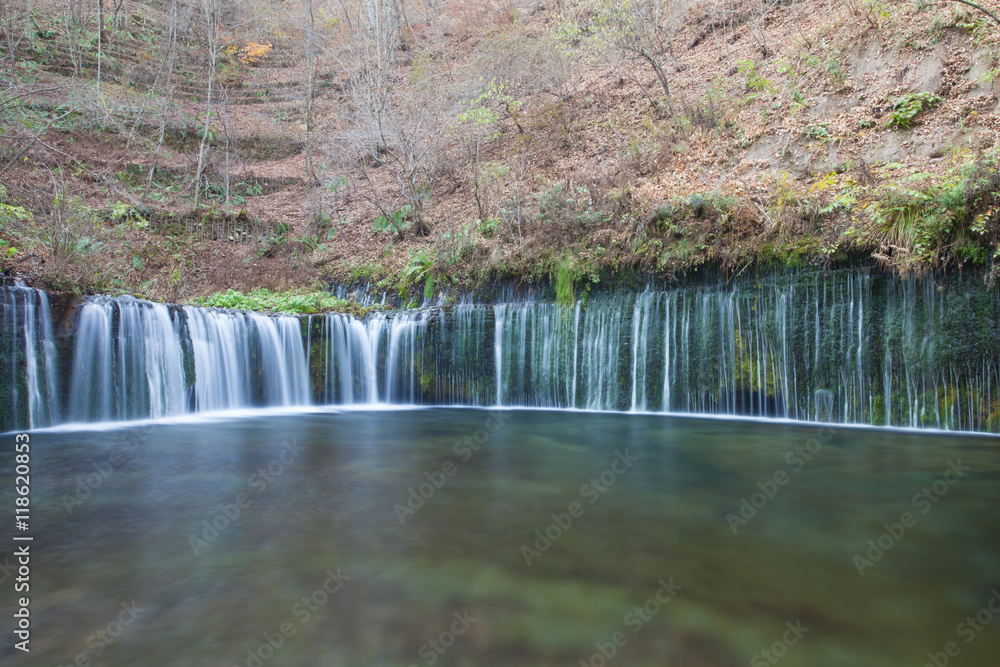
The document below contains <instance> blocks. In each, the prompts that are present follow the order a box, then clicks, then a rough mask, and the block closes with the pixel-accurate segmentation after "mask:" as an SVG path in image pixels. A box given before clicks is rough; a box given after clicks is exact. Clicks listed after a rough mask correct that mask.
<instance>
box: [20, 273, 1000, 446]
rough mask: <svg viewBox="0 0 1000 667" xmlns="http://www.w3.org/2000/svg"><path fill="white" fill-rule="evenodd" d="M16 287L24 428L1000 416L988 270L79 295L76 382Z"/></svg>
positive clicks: (989, 420)
mask: <svg viewBox="0 0 1000 667" xmlns="http://www.w3.org/2000/svg"><path fill="white" fill-rule="evenodd" d="M3 295H4V301H3V305H4V310H3V317H4V329H3V330H4V336H5V338H4V339H3V340H4V343H3V357H2V359H0V361H2V362H3V364H4V365H3V366H0V369H2V370H3V371H4V372H6V373H7V374H8V376H11V377H14V378H15V380H16V381H15V382H14V383H12V385H11V388H9V389H8V390H7V392H8V394H7V396H6V397H5V403H6V405H9V406H12V407H11V413H10V414H11V415H14V417H7V418H5V422H4V426H5V427H9V428H13V427H14V425H15V424H16V425H18V426H24V425H31V426H41V425H45V424H48V423H58V422H59V421H60V419H63V418H64V419H66V420H70V421H94V420H106V419H112V420H116V419H131V418H143V417H162V416H169V415H175V414H181V413H186V412H201V411H210V410H221V409H231V408H242V407H249V406H263V405H275V406H294V405H306V404H309V403H317V404H352V403H353V404H359V403H374V402H386V403H398V404H448V405H484V406H485V405H500V406H546V407H556V408H559V407H574V408H588V409H602V410H632V411H650V412H672V413H676V412H679V413H710V414H734V415H737V414H738V415H757V416H771V417H781V418H787V419H798V420H817V421H833V422H850V423H866V424H889V425H897V426H910V427H936V428H944V429H961V430H980V431H994V432H995V431H998V430H1000V416H998V414H997V413H1000V407H998V406H996V405H994V402H995V400H996V398H995V396H994V394H995V390H994V387H996V386H1000V326H998V325H997V324H996V323H997V322H1000V299H998V298H997V291H996V289H995V288H986V287H984V286H983V285H982V283H981V282H978V281H976V280H974V279H972V278H961V277H959V278H955V279H952V280H949V281H948V282H947V283H946V284H945V285H944V286H941V287H939V286H938V285H937V284H935V282H934V281H933V280H930V279H927V280H924V281H917V280H916V279H912V278H911V279H907V280H898V279H894V278H890V277H887V276H884V275H880V274H871V273H869V272H868V271H865V270H854V269H852V270H841V271H832V272H799V273H795V272H787V273H779V274H776V275H771V276H765V277H758V278H744V279H742V280H734V281H733V282H732V284H728V285H726V284H707V283H706V284H701V285H695V286H690V287H683V288H674V289H669V290H668V289H659V290H658V289H653V288H647V289H646V290H644V291H642V292H641V293H638V294H636V293H604V294H592V295H590V296H589V298H588V299H587V300H586V302H585V301H584V300H582V299H581V300H578V301H576V302H575V303H574V304H573V305H571V306H560V305H556V304H553V303H538V302H533V301H519V302H509V303H500V304H496V305H472V304H464V305H459V306H452V307H435V308H425V309H420V310H411V311H397V312H391V313H376V314H373V315H371V316H369V317H368V318H367V319H365V320H364V321H359V320H357V319H355V318H352V317H350V316H347V315H339V314H328V315H314V316H310V317H308V318H307V319H305V320H299V319H297V318H293V317H287V316H285V317H267V316H263V315H258V314H247V313H241V312H236V311H221V310H214V309H203V308H195V307H190V306H184V307H179V306H164V305H158V304H152V303H148V302H144V301H137V300H135V299H130V298H120V299H109V298H95V299H91V300H88V301H87V302H85V304H84V305H83V306H82V307H81V308H80V311H79V313H78V316H77V321H76V333H75V337H74V346H73V348H74V352H73V354H72V355H71V356H72V365H71V373H70V374H69V375H68V377H67V378H65V379H64V381H65V382H66V385H63V384H61V383H60V382H59V378H57V377H56V364H55V358H56V354H55V347H54V345H53V344H52V332H51V330H52V325H51V318H50V316H49V313H48V303H47V301H45V296H44V294H42V293H40V292H36V291H34V290H27V289H26V288H23V287H18V288H13V289H7V290H5V291H4V293H3ZM303 327H304V331H303ZM25 350H32V351H33V352H32V353H31V354H25ZM60 386H68V388H69V391H68V398H67V400H66V401H65V405H64V407H63V409H62V414H61V415H60V414H59V413H60V411H59V401H58V400H56V396H57V394H58V391H57V387H60Z"/></svg>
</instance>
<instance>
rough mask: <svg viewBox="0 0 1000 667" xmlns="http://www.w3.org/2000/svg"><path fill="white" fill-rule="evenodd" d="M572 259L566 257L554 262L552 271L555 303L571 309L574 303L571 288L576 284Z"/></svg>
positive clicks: (574, 299)
mask: <svg viewBox="0 0 1000 667" xmlns="http://www.w3.org/2000/svg"><path fill="white" fill-rule="evenodd" d="M575 268H576V267H575V264H574V262H573V259H572V258H571V257H570V256H569V255H566V256H565V257H563V258H562V259H560V260H559V261H557V262H556V265H555V267H554V269H553V271H552V278H553V281H554V282H555V291H556V303H557V304H559V305H560V306H563V307H564V308H572V307H573V305H574V304H575V303H576V298H575V295H574V290H573V286H574V283H575V282H576V271H575Z"/></svg>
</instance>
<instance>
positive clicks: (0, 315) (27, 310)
mask: <svg viewBox="0 0 1000 667" xmlns="http://www.w3.org/2000/svg"><path fill="white" fill-rule="evenodd" d="M56 357H57V355H56V345H55V337H54V336H53V332H52V315H51V310H50V308H49V300H48V297H47V296H46V294H45V292H42V291H40V290H36V289H30V288H28V287H25V286H24V285H23V284H22V283H20V282H15V283H14V284H13V285H12V286H9V287H3V288H0V373H2V374H3V377H4V381H3V383H0V430H7V429H20V428H39V427H42V426H49V425H50V424H55V423H58V422H59V421H60V416H59V409H58V401H57V399H56V391H57V386H58V385H57V371H56V364H57V359H56ZM3 410H6V411H7V412H3Z"/></svg>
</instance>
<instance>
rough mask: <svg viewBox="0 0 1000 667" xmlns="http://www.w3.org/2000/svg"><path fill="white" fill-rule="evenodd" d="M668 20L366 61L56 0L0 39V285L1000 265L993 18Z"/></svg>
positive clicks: (256, 27)
mask: <svg viewBox="0 0 1000 667" xmlns="http://www.w3.org/2000/svg"><path fill="white" fill-rule="evenodd" d="M995 4H996V3H995V2H993V3H991V2H985V3H984V6H986V7H988V8H995V7H994V5H995ZM210 5H211V3H209V4H206V5H204V6H205V7H208V6H210ZM212 6H215V5H212ZM655 7H656V8H657V9H658V13H655V14H651V13H650V11H649V10H650V9H652V8H654V4H653V3H651V2H646V3H638V2H633V3H624V4H620V5H615V6H614V7H608V6H606V5H602V4H600V3H578V4H576V5H572V6H570V5H568V4H566V3H563V4H562V5H552V6H548V5H537V4H535V3H530V4H525V5H524V6H521V5H519V4H517V3H515V4H513V5H510V4H503V5H496V6H494V5H492V4H490V3H484V4H480V5H475V6H471V5H449V6H448V7H445V8H443V9H441V10H440V11H435V12H433V13H428V14H422V13H421V11H419V10H417V9H416V8H413V7H411V8H410V10H411V11H410V12H409V13H408V14H407V16H406V17H404V19H405V20H400V21H399V23H398V27H399V29H398V30H397V31H395V32H393V33H392V35H391V36H390V38H389V39H387V41H386V42H385V44H384V45H382V46H384V47H385V48H382V49H381V50H379V49H378V48H377V49H375V50H374V51H372V50H370V49H369V50H365V49H366V48H367V47H368V46H371V44H369V43H368V42H365V41H364V39H367V38H365V37H364V35H365V34H367V33H364V31H363V30H360V29H359V30H356V31H354V32H352V29H353V28H352V26H354V24H353V23H351V22H350V21H349V20H347V19H350V18H351V17H350V16H340V15H338V14H336V13H335V12H334V11H333V10H330V9H324V8H322V7H320V8H316V9H315V12H314V16H313V23H312V24H311V27H310V23H309V22H308V20H307V16H306V15H305V14H303V15H301V16H299V15H295V14H294V13H293V12H297V11H300V10H299V9H294V10H292V9H285V8H280V9H266V10H265V9H253V8H251V9H247V8H239V7H235V6H229V5H227V4H226V3H218V4H217V11H216V12H215V13H212V12H205V11H203V9H202V6H201V5H193V4H192V5H188V4H186V3H184V2H177V3H166V2H150V3H136V2H134V3H132V6H131V8H130V10H129V11H130V14H129V15H128V16H124V15H122V16H119V15H117V14H116V15H115V17H113V18H112V17H108V18H107V20H106V25H108V26H110V27H109V28H108V29H107V30H106V31H105V34H104V35H103V37H101V38H100V39H98V37H97V33H96V30H90V31H89V32H88V27H89V28H96V23H94V22H93V20H92V19H88V18H86V17H82V18H80V20H79V21H78V22H77V23H74V22H73V20H70V19H68V18H67V17H66V16H64V12H65V10H64V8H61V7H58V6H56V5H45V4H42V5H41V7H40V8H39V11H38V12H37V13H36V15H35V17H34V19H33V23H31V25H30V26H27V27H25V26H22V27H21V32H20V33H19V32H17V30H16V28H17V27H18V26H17V25H16V16H15V19H14V20H12V21H8V24H7V26H6V28H5V31H4V33H3V37H4V40H0V41H3V42H4V43H5V44H7V45H8V46H7V48H8V49H11V48H13V52H14V58H13V59H11V58H10V53H9V52H7V56H8V57H7V60H6V63H7V65H8V67H7V70H6V74H5V75H4V77H5V81H6V86H5V92H4V93H3V96H2V98H0V112H2V114H3V115H2V118H0V122H2V123H3V126H4V129H5V132H6V136H5V141H4V142H3V145H2V149H3V151H4V153H3V164H2V165H0V168H3V169H4V172H3V174H2V178H3V183H4V191H3V192H0V197H2V202H3V206H4V208H3V209H2V210H0V216H3V217H2V222H3V234H2V238H3V241H4V242H5V243H6V244H7V248H6V249H5V253H6V258H5V259H4V267H5V269H7V270H13V271H16V272H19V273H22V274H25V275H27V276H29V277H32V278H34V279H36V281H37V282H39V283H40V284H43V285H48V286H50V287H57V288H75V289H77V290H83V291H126V292H132V293H137V294H141V295H144V296H147V297H150V298H154V299H168V300H174V301H182V300H187V299H191V298H193V297H196V296H202V295H206V294H210V293H212V292H216V291H221V290H225V289H227V288H230V287H235V288H238V289H243V290H244V291H248V290H250V289H252V288H254V287H258V286H264V287H268V288H272V289H279V290H287V289H291V288H303V287H309V288H319V287H322V285H323V284H324V282H325V281H327V280H330V279H336V280H339V281H342V282H351V281H360V280H365V281H371V282H373V283H375V284H380V285H381V286H382V287H384V288H399V287H407V286H414V285H418V286H420V285H422V286H423V288H424V291H425V292H426V293H427V294H432V293H434V292H435V291H436V290H438V289H439V288H440V287H441V286H443V285H448V284H452V283H463V284H465V285H473V284H475V283H476V282H477V281H479V280H482V279H483V278H486V277H496V276H506V277H513V278H516V279H526V280H532V279H537V278H541V277H549V276H552V277H555V278H556V279H557V282H559V283H560V284H562V285H563V286H566V285H569V286H573V285H576V286H577V287H580V286H582V285H583V284H585V283H587V282H590V281H594V280H597V279H598V277H599V275H600V274H601V273H602V272H606V271H608V270H618V269H622V268H628V269H638V270H643V271H648V272H651V273H654V274H660V275H672V274H676V273H681V272H686V271H690V270H692V269H696V268H697V267H699V266H701V265H704V264H715V265H718V266H721V267H722V268H723V269H724V270H727V271H733V272H739V271H742V270H744V269H745V267H746V266H747V265H749V264H751V263H754V262H758V263H760V262H764V263H766V262H778V263H787V264H803V263H821V264H826V263H830V262H837V261H839V260H843V259H845V258H847V257H849V256H852V255H853V256H862V257H869V258H873V259H874V260H876V261H879V262H881V263H883V264H885V265H887V266H888V267H890V268H891V269H893V270H898V271H900V272H906V271H911V270H916V271H922V270H924V269H926V268H928V267H933V266H941V265H945V266H952V267H958V266H961V265H964V264H976V265H985V266H991V265H992V263H993V259H994V258H993V254H994V252H995V250H996V248H997V240H998V238H997V234H998V229H1000V224H998V223H1000V213H998V204H1000V198H998V195H997V190H998V186H1000V171H998V168H997V167H998V164H1000V141H998V137H1000V103H998V99H997V93H998V92H1000V80H998V79H1000V76H998V74H1000V66H998V60H997V58H998V53H1000V51H998V45H1000V36H998V33H1000V31H998V30H996V26H995V25H994V24H992V22H991V20H990V19H989V18H988V17H987V16H986V15H985V14H983V13H981V12H977V11H976V10H974V9H972V8H970V7H966V6H964V5H959V4H956V3H952V2H941V3H883V2H877V1H875V2H867V3H866V2H860V1H859V2H846V1H845V2H834V1H829V2H822V1H805V2H791V3H779V4H776V5H772V3H761V2H756V1H751V0H745V1H744V2H738V3H735V4H732V3H728V4H724V3H718V2H707V1H706V2H690V3H687V2H681V3H669V4H668V5H656V6H655ZM345 11H346V10H345ZM71 18H72V17H71ZM78 18H79V17H78ZM355 18H357V17H355ZM398 18H399V17H397V19H398ZM359 20H360V19H359ZM74 26H76V27H74ZM363 27H364V26H363V25H361V26H359V28H363ZM18 35H21V37H19V38H18ZM14 38H17V39H19V40H20V41H17V39H14ZM15 42H16V44H15ZM379 44H382V43H381V42H379ZM379 44H376V46H379ZM359 45H360V46H359ZM361 47H365V48H361ZM380 48H381V47H380ZM98 52H99V54H100V58H99V59H98ZM373 54H374V55H373ZM376 56H377V57H376ZM98 60H100V66H99V64H98ZM654 63H655V65H656V68H654V67H653V66H652V65H653V64H654ZM657 68H658V69H657ZM98 69H100V77H101V82H100V85H98V81H97V76H98ZM661 75H662V76H661ZM310 88H312V89H313V91H314V94H313V95H312V96H311V98H310V95H309V94H308V93H309V90H310ZM210 93H211V94H210ZM309 99H312V100H313V101H312V103H311V104H310V103H309ZM373 128H374V129H373ZM420 227H425V233H422V234H418V233H416V232H417V231H418V230H419V228H420Z"/></svg>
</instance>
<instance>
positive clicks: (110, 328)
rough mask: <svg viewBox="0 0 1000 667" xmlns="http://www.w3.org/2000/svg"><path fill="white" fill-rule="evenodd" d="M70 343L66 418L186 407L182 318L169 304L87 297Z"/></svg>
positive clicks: (162, 412)
mask: <svg viewBox="0 0 1000 667" xmlns="http://www.w3.org/2000/svg"><path fill="white" fill-rule="evenodd" d="M74 348H75V351H74V355H73V372H72V376H71V377H72V381H71V383H70V390H69V403H68V405H67V410H66V414H67V418H68V419H69V421H109V420H124V419H139V418H142V417H166V416H170V415H178V414H182V413H184V412H187V401H186V396H185V394H186V392H185V385H184V377H183V371H184V367H183V362H182V358H183V351H182V349H181V336H180V322H179V321H178V319H177V318H175V317H171V314H170V311H169V310H168V309H167V306H164V305H163V304H158V303H149V302H146V301H139V300H136V299H132V298H128V297H124V298H119V299H109V298H98V299H94V300H91V301H88V302H87V303H85V304H84V305H83V307H81V308H80V312H79V315H78V320H77V325H76V345H75V346H74Z"/></svg>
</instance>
